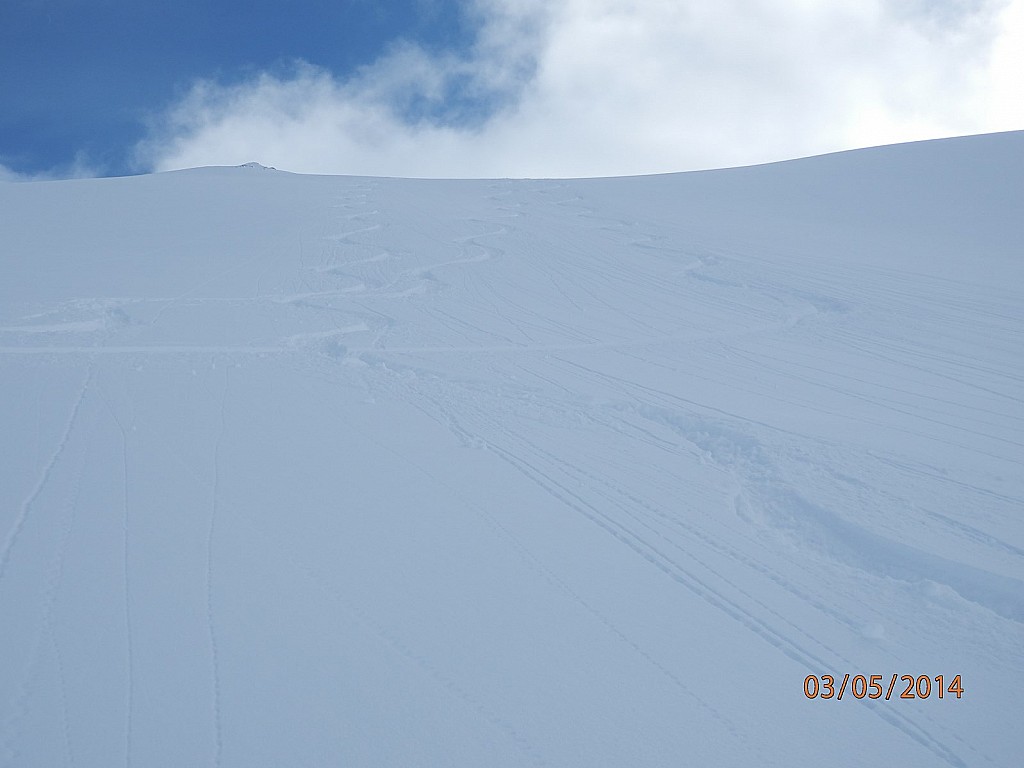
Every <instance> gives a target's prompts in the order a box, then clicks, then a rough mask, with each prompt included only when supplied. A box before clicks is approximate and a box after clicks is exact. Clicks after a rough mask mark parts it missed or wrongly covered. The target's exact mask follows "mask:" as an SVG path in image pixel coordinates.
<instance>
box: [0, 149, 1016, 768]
mask: <svg viewBox="0 0 1024 768" xmlns="http://www.w3.org/2000/svg"><path fill="white" fill-rule="evenodd" d="M1022 203H1024V133H1020V132H1018V133H1008V134H997V135H989V136H981V137H971V138H964V139H955V140H944V141H935V142H926V143H919V144H910V145H901V146H894V147H887V148H881V149H873V150H864V151H857V152H850V153H843V154H837V155H830V156H825V157H819V158H812V159H808V160H801V161H794V162H788V163H781V164H775V165H767V166H759V167H753V168H745V169H735V170H727V171H714V172H703V173H691V174H674V175H666V176H655V177H640V178H622V179H596V180H581V181H508V180H497V181H424V180H418V181H412V180H398V179H371V178H351V177H326V176H323V177H318V176H299V175H292V174H288V173H284V172H279V171H273V170H269V169H263V168H260V167H241V168H205V169H197V170H192V171H183V172H176V173H168V174H160V175H153V176H145V177H135V178H124V179H99V180H83V181H63V182H49V183H29V184H0V394H2V397H0V451H2V461H0V765H4V766H18V767H19V768H21V767H22V766H24V767H26V768H30V767H31V768H35V767H40V766H77V767H78V768H83V767H86V766H95V767H96V768H107V767H109V766H116V765H126V766H137V767H138V766H146V767H147V768H148V767H151V766H168V767H172V766H174V767H180V766H224V767H225V768H226V767H227V766H238V767H239V768H243V767H244V768H252V767H254V766H268V767H271V766H403V767H404V766H467V767H470V766H472V767H473V768H480V767H481V766H488V767H489V768H500V767H501V766H534V765H546V766H581V767H585V768H593V767H595V766H609V767H617V766H683V765H694V766H697V765H700V766H705V765H716V766H772V765H777V766H794V765H808V766H810V765H838V766H861V765H864V766H869V765H899V766H1017V765H1020V764H1021V759H1022V754H1024V735H1022V733H1021V728H1020V722H1021V716H1022V714H1024V709H1022V706H1021V701H1022V699H1021V689H1022V686H1024V521H1022V511H1024V474H1022V472H1021V466H1022V462H1024V407H1022V402H1024V386H1022V385H1024V259H1022V255H1024V227H1022V226H1021V224H1020V212H1021V210H1022V207H1024V205H1022ZM812 674H817V675H821V674H832V675H835V676H836V677H837V686H838V680H839V679H840V678H842V676H843V675H844V674H850V675H856V674H862V675H875V674H877V675H883V676H884V680H885V683H886V684H887V683H888V681H889V679H890V677H891V675H893V674H899V675H903V674H909V675H914V676H918V675H928V676H930V677H933V678H934V676H936V675H943V676H945V679H946V681H947V682H948V681H949V680H951V678H952V677H953V676H954V675H961V676H962V682H963V687H964V694H963V697H962V698H960V699H959V700H958V699H956V698H955V697H954V696H952V695H950V694H947V695H946V696H945V697H944V698H943V699H941V700H940V699H938V698H937V696H936V695H935V694H934V693H933V694H932V696H931V697H930V698H928V699H927V700H901V699H899V698H898V693H899V692H901V691H902V689H903V688H904V687H905V685H904V684H903V683H902V682H901V683H899V684H898V686H897V689H896V695H894V697H893V699H892V700H891V701H884V700H879V701H869V700H867V699H865V700H863V701H858V700H856V699H854V698H853V697H852V696H851V695H850V693H849V692H847V694H846V697H845V698H844V700H843V701H836V700H831V701H823V700H820V699H816V700H808V699H807V698H806V697H805V696H804V692H803V690H804V688H803V686H804V679H805V677H806V676H807V675H812Z"/></svg>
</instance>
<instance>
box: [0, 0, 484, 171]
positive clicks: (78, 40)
mask: <svg viewBox="0 0 1024 768" xmlns="http://www.w3.org/2000/svg"><path fill="white" fill-rule="evenodd" d="M471 36H472V26H471V25H470V24H468V23H467V21H466V19H465V18H464V15H463V14H462V13H461V12H460V8H459V3H457V2H453V1H452V0H429V1H426V0H397V1H395V0H391V1H389V2H374V1H373V0H298V2H290V3H282V2H280V1H279V0H248V1H239V0H228V1H225V0H212V1H211V0H3V2H2V3H0V71H2V72H3V73H4V76H3V77H2V78H0V105H2V109H0V162H3V163H4V164H5V165H7V166H8V167H9V168H12V169H13V170H16V171H21V172H28V173H36V172H42V171H47V170H49V169H52V168H59V167H61V166H71V165H73V164H74V162H75V160H76V157H78V158H79V160H80V161H81V162H84V163H86V164H88V165H90V166H98V167H101V168H102V169H104V170H106V171H107V172H110V173H119V172H125V171H128V170H130V169H131V159H130V157H129V156H128V155H129V153H130V149H131V147H132V146H133V145H134V144H135V142H137V141H139V140H140V139H142V138H143V137H144V136H145V134H146V120H147V118H149V117H151V116H152V115H153V114H154V113H159V112H160V111H161V110H162V109H164V108H166V107H167V106H168V105H170V104H171V103H172V102H173V101H174V100H175V98H177V97H179V96H180V95H181V93H182V92H183V91H185V90H186V89H187V88H188V87H189V86H190V85H191V84H192V82H193V81H195V80H196V79H197V78H215V79H216V80H217V81H219V82H222V83H233V82H239V81H241V80H243V79H244V78H246V77H248V76H251V75H252V74H253V73H254V72H256V71H263V70H270V71H275V70H283V69H287V67H288V65H289V63H290V62H292V61H294V60H296V59H301V60H304V61H306V62H310V63H312V64H316V65H318V66H321V67H324V68H326V69H328V70H329V71H331V72H333V73H335V74H338V75H344V74H345V73H348V72H351V71H352V70H354V69H355V68H357V67H359V66H360V65H363V64H367V63H370V62H372V61H374V60H375V59H376V58H377V57H378V56H379V55H380V53H381V51H382V50H383V49H385V48H386V46H388V45H389V44H391V43H392V42H393V41H395V40H397V39H407V40H412V41H416V42H417V43H419V44H421V45H423V46H424V47H426V48H428V49H431V50H438V49H442V48H443V49H455V50H458V49H460V48H464V47H465V45H466V43H467V40H469V39H470V38H471Z"/></svg>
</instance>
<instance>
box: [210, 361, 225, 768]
mask: <svg viewBox="0 0 1024 768" xmlns="http://www.w3.org/2000/svg"><path fill="white" fill-rule="evenodd" d="M229 371H230V366H224V386H223V389H222V390H221V395H220V409H219V413H220V426H219V430H218V432H217V438H216V442H215V444H214V448H213V489H212V493H211V502H210V524H209V527H208V528H207V532H206V627H207V633H208V635H209V641H210V674H211V684H210V687H211V694H212V709H213V713H212V717H213V733H214V752H213V765H214V766H215V768H219V767H220V765H221V764H222V761H223V755H224V736H223V725H222V717H221V681H220V651H219V648H218V644H217V630H216V625H215V622H214V610H213V603H214V601H213V577H214V557H213V544H214V536H215V534H216V529H217V512H218V508H219V506H220V495H221V492H220V484H221V447H222V445H223V443H224V434H225V431H226V413H225V412H226V408H227V396H228V377H229V375H230V374H229Z"/></svg>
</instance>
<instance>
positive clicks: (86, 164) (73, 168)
mask: <svg viewBox="0 0 1024 768" xmlns="http://www.w3.org/2000/svg"><path fill="white" fill-rule="evenodd" d="M102 175H104V174H103V170H102V169H101V168H99V167H97V166H96V165H94V164H92V163H91V162H90V161H89V160H88V159H87V158H86V156H85V155H84V154H83V153H81V152H79V153H78V154H76V155H75V159H74V161H72V162H71V163H68V164H66V165H59V166H56V167H54V168H50V169H49V170H46V171H39V172H36V173H21V172H19V171H16V170H14V169H13V168H11V167H9V166H7V165H4V164H3V163H2V162H0V181H55V180H58V179H91V178H96V177H97V176H102Z"/></svg>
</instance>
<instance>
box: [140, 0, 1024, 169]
mask: <svg viewBox="0 0 1024 768" xmlns="http://www.w3.org/2000/svg"><path fill="white" fill-rule="evenodd" d="M1022 9H1024V0H943V2H935V1H934V0H928V1H927V2H926V1H925V0H789V2H786V3H779V2H775V1H774V0H689V1H688V2H680V1H679V0H547V2H540V1H539V0H477V2H475V3H474V5H473V12H474V14H475V15H476V18H477V19H478V20H479V24H480V32H479V35H478V39H477V42H476V44H475V46H474V47H473V48H472V49H471V50H470V51H468V52H464V53H462V54H459V55H456V54H455V53H448V54H441V55H430V54H427V53H426V52H424V51H423V50H422V49H420V48H418V47H416V46H414V45H410V44H403V45H398V46H396V47H394V48H393V49H391V50H389V51H388V52H386V53H385V54H384V55H382V56H381V58H380V59H379V60H378V61H377V62H375V63H374V64H373V65H371V66H369V67H366V68H364V69H362V70H360V71H359V72H357V73H356V74H355V75H354V76H352V77H350V78H348V79H345V80H340V79H338V78H335V77H333V76H332V75H331V74H330V73H328V72H325V71H323V70H319V69H316V68H314V67H311V66H309V65H304V64H299V65H297V66H296V68H295V71H294V72H292V73H291V74H290V75H288V76H283V77H282V76H273V75H269V74H263V75H260V76H258V77H256V78H254V79H253V80H251V81H249V82H247V83H244V84H242V85H236V86H230V87H224V86H220V85H217V84H215V83H211V82H203V83H198V84H196V85H195V87H194V88H193V89H192V91H191V92H190V93H189V94H188V95H187V96H186V97H185V98H184V99H183V100H182V101H181V102H180V103H178V104H176V105H175V106H174V107H173V108H172V109H171V110H170V111H169V112H168V113H167V114H166V115H164V116H163V118H162V120H161V121H160V122H159V123H158V124H157V126H156V127H155V128H154V133H153V136H152V137H151V138H150V139H149V140H148V141H147V142H145V143H143V144H142V145H140V147H139V148H138V157H139V161H140V163H141V164H142V165H143V166H145V167H151V168H155V169H159V170H164V169H170V168H181V167H190V166H196V165H212V164H237V163H242V162H246V161H248V160H258V161H260V162H263V163H265V164H268V165H274V166H276V167H278V168H287V169H289V170H294V171H300V172H313V173H353V174H367V175H398V176H585V175H612V174H626V173H649V172H660V171H672V170H683V169H692V168H706V167H714V166H722V165H735V164H743V163H752V162H763V161H768V160H774V159H780V158H784V157H794V156H800V155H807V154H814V153H818V152H825V151H830V150H835V149H843V148H849V147H856V146H868V145H873V144H884V143H890V142H897V141H907V140H914V139H922V138H933V137H938V136H949V135H957V134H965V133H976V132H985V131H996V130H1011V129H1018V128H1024V119H1022V112H1021V97H1020V94H1021V93H1024V83H1022V82H1021V78H1022V73H1024V68H1022V62H1021V53H1020V51H1021V50H1024V45H1022V44H1021V35H1022V26H1024V24H1022V15H1024V10H1022Z"/></svg>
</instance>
